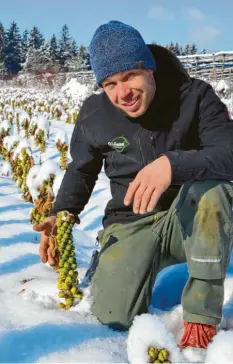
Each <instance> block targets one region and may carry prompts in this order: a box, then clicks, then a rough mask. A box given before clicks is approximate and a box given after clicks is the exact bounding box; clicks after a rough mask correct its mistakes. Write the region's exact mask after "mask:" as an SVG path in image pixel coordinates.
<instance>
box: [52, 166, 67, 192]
mask: <svg viewBox="0 0 233 364" xmlns="http://www.w3.org/2000/svg"><path fill="white" fill-rule="evenodd" d="M64 175H65V171H64V170H61V171H59V172H58V173H56V177H55V179H54V182H53V194H54V196H55V197H56V196H57V193H58V190H59V188H60V185H61V182H62V180H63V177H64Z"/></svg>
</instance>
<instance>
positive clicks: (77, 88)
mask: <svg viewBox="0 0 233 364" xmlns="http://www.w3.org/2000/svg"><path fill="white" fill-rule="evenodd" d="M61 92H62V93H64V95H66V96H68V97H71V98H72V99H75V100H80V99H81V100H84V98H86V97H87V96H88V95H89V92H90V91H89V87H88V86H87V85H82V84H80V83H79V82H78V80H77V79H76V78H71V80H70V81H68V82H67V83H66V84H65V85H64V86H62V88H61Z"/></svg>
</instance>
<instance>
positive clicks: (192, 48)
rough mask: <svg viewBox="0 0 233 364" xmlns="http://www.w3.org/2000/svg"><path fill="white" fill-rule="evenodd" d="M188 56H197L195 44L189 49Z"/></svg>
mask: <svg viewBox="0 0 233 364" xmlns="http://www.w3.org/2000/svg"><path fill="white" fill-rule="evenodd" d="M190 54H197V46H196V44H194V43H193V44H192V46H191V48H190Z"/></svg>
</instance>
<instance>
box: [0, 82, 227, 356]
mask: <svg viewBox="0 0 233 364" xmlns="http://www.w3.org/2000/svg"><path fill="white" fill-rule="evenodd" d="M71 85H72V84H71ZM71 89H72V87H71ZM82 92H83V89H82V88H81V91H80V94H81V95H82V96H81V97H83V94H82ZM8 93H9V98H14V99H16V98H17V97H19V98H20V99H21V98H22V99H23V98H25V99H30V100H31V101H33V100H38V99H40V98H41V99H43V100H44V101H45V102H44V106H45V107H46V105H47V106H49V104H48V100H51V105H53V106H54V104H55V103H54V101H53V100H54V99H56V97H55V94H54V95H53V97H55V98H54V99H53V98H51V99H49V97H50V96H48V97H47V96H45V95H44V94H43V93H42V92H40V91H36V90H27V91H26V95H24V94H23V91H22V90H18V91H16V90H15V89H12V90H8ZM46 97H47V100H46ZM59 97H60V96H59ZM0 98H2V95H1V92H0ZM61 100H62V101H61ZM227 100H228V102H229V107H230V108H231V110H232V99H231V97H230V98H228V99H227ZM3 101H4V100H3ZM65 102H67V99H64V100H63V99H62V98H61V99H60V98H59V101H58V103H60V105H61V104H62V105H64V104H65ZM46 103H47V104H46ZM71 108H72V106H71V107H70V109H71ZM62 112H64V109H63V108H62ZM38 113H39V111H38ZM34 116H35V117H37V116H40V114H38V115H34ZM42 117H43V118H44V116H43V114H42ZM41 120H42V119H41ZM48 122H51V126H50V128H49V129H46V130H47V131H48V132H49V139H48V141H47V145H46V151H45V152H44V153H42V154H40V152H39V150H38V148H36V147H35V146H34V144H33V142H31V139H30V142H28V141H27V140H26V139H25V140H24V141H20V145H19V146H18V149H17V150H18V151H20V150H21V149H22V148H23V146H24V147H27V148H30V150H31V153H32V156H33V158H34V160H35V161H37V162H38V161H39V160H41V163H42V164H41V165H39V164H37V165H35V166H33V167H32V168H31V169H30V172H29V174H28V176H27V185H28V187H29V189H30V192H31V193H32V196H33V198H34V199H35V198H36V196H37V194H38V190H37V188H38V186H39V185H40V184H41V183H42V182H43V181H44V180H45V179H47V178H48V177H49V175H51V174H54V175H55V176H56V177H55V181H54V185H53V193H54V195H55V196H56V195H57V191H58V189H59V186H60V184H61V181H62V178H63V176H64V171H61V170H60V169H59V153H58V151H57V149H56V145H55V143H56V140H57V136H58V135H60V136H61V137H62V135H63V136H64V135H65V136H66V137H67V139H68V140H70V139H71V134H72V131H73V127H74V125H72V124H67V123H65V122H63V121H59V120H58V121H57V120H51V119H50V120H48ZM43 123H44V121H43V122H42V124H43ZM43 125H44V124H43ZM45 125H49V124H45ZM18 139H19V138H18V136H17V135H12V136H10V137H6V138H5V145H6V146H7V148H8V150H10V149H11V148H12V146H13V144H14V142H15V141H16V140H18ZM15 153H16V151H15ZM0 171H1V173H0V175H1V177H0V196H1V198H0V236H1V240H0V363H5V362H7V363H29V362H33V363H129V362H133V363H139V362H140V363H143V362H145V361H146V360H147V355H146V353H147V349H148V347H149V346H151V345H152V346H153V345H154V346H156V345H157V346H159V347H166V348H167V349H169V350H170V355H171V358H172V362H173V363H176V362H177V363H178V362H179V363H181V362H183V363H196V362H199V363H220V362H221V363H232V362H233V359H232V357H233V349H232V341H233V257H231V262H230V266H229V269H228V272H227V277H226V280H225V299H224V310H223V320H222V323H221V325H220V331H219V333H218V335H217V336H216V337H215V338H214V340H213V343H212V344H211V345H209V348H208V349H207V351H205V350H201V349H194V348H187V349H185V350H183V352H182V353H180V351H179V350H178V348H177V344H178V343H179V341H180V338H181V336H182V333H183V319H182V307H181V304H180V300H181V294H182V290H183V287H184V285H185V283H186V280H187V277H188V272H187V265H186V264H180V265H175V266H171V267H169V268H166V269H164V270H162V271H161V272H160V273H159V274H158V276H157V279H156V282H155V285H154V289H153V294H152V300H151V305H150V307H149V313H148V314H143V315H141V316H137V317H135V319H134V322H133V324H132V326H131V328H130V330H129V331H126V332H118V331H113V330H111V329H110V328H108V327H106V326H104V325H101V323H99V322H98V320H97V319H96V318H95V317H94V316H93V315H92V314H91V297H90V293H89V289H88V288H87V289H85V294H84V298H83V300H82V301H81V302H80V303H79V304H78V305H77V306H75V307H72V308H71V309H70V310H68V311H61V310H59V309H58V308H57V303H58V296H57V293H58V291H57V287H56V278H57V273H56V272H55V271H54V270H53V269H52V268H51V267H50V266H49V265H48V264H43V263H42V262H41V261H40V258H39V254H38V248H39V239H40V234H39V233H36V232H35V231H33V229H32V226H31V224H30V221H29V217H30V212H31V209H32V206H33V205H32V204H31V203H28V202H25V201H23V200H22V197H21V195H22V192H21V190H20V189H19V188H18V187H17V185H16V184H15V183H14V181H13V180H12V179H11V178H10V177H8V176H5V175H7V171H10V165H9V163H8V162H1V166H0ZM3 175H4V176H3ZM109 198H110V190H109V181H108V179H107V177H106V176H105V175H104V173H103V172H101V173H100V175H99V178H98V181H97V183H96V186H95V188H94V191H93V193H92V196H91V198H90V200H89V202H88V204H87V205H86V207H85V208H84V210H83V212H82V213H81V214H80V220H81V223H80V224H79V225H75V227H74V229H73V237H74V242H75V250H76V257H77V261H78V270H79V278H80V281H82V279H83V277H84V275H85V272H86V270H87V268H88V265H89V262H90V259H91V255H92V251H93V250H94V249H96V246H95V239H96V235H97V232H98V230H100V229H102V217H103V214H104V208H105V202H107V201H108V199H109ZM103 201H104V203H103ZM225 330H228V331H225Z"/></svg>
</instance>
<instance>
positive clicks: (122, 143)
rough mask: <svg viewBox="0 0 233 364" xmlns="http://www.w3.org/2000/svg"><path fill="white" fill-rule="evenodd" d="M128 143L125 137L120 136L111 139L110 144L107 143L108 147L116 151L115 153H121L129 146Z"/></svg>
mask: <svg viewBox="0 0 233 364" xmlns="http://www.w3.org/2000/svg"><path fill="white" fill-rule="evenodd" d="M129 144H130V143H129V141H128V139H127V138H126V137H124V136H120V137H117V138H115V139H113V140H112V141H111V142H108V145H109V146H110V147H112V148H113V149H115V150H117V152H120V153H122V152H123V151H124V150H125V148H126V147H127V146H128V145H129Z"/></svg>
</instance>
